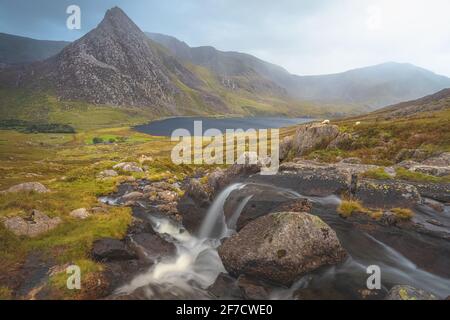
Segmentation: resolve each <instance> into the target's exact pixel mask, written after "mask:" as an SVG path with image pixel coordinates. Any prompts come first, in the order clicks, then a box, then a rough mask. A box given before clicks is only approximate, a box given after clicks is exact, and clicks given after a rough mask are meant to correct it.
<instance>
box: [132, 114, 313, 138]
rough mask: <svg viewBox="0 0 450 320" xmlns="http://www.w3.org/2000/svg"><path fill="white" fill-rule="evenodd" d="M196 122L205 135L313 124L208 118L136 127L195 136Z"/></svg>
mask: <svg viewBox="0 0 450 320" xmlns="http://www.w3.org/2000/svg"><path fill="white" fill-rule="evenodd" d="M194 121H202V131H203V133H204V132H205V131H206V130H208V129H218V130H220V131H221V132H222V133H225V131H226V129H243V130H247V129H251V128H253V129H276V128H282V127H289V126H293V125H296V124H301V123H306V122H311V121H313V119H311V118H281V117H257V118H255V117H253V118H252V117H248V118H208V117H177V118H168V119H164V120H157V121H152V122H150V123H148V124H144V125H139V126H136V127H134V129H135V130H136V131H139V132H142V133H147V134H150V135H153V136H171V135H172V132H173V131H174V130H176V129H186V130H188V131H189V132H190V134H191V135H193V132H194Z"/></svg>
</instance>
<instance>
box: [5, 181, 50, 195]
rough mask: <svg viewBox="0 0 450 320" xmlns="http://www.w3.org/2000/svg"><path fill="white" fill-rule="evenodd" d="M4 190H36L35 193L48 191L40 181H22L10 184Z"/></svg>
mask: <svg viewBox="0 0 450 320" xmlns="http://www.w3.org/2000/svg"><path fill="white" fill-rule="evenodd" d="M6 192H37V193H46V192H50V190H49V189H47V188H46V187H45V186H44V185H43V184H42V183H40V182H24V183H20V184H17V185H15V186H12V187H11V188H9V189H8V190H6Z"/></svg>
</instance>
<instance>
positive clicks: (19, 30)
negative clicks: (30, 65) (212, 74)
mask: <svg viewBox="0 0 450 320" xmlns="http://www.w3.org/2000/svg"><path fill="white" fill-rule="evenodd" d="M70 4H77V5H79V6H80V7H81V13H82V29H81V30H79V31H77V30H75V31H74V30H68V29H67V28H66V18H67V14H66V13H65V11H66V8H67V6H68V5H70ZM116 5H117V6H119V7H121V8H122V9H123V10H124V11H125V12H126V13H127V14H128V15H129V16H130V17H131V18H132V19H133V20H134V21H135V22H136V24H137V25H138V26H139V27H140V28H141V29H142V30H144V31H151V32H160V33H165V34H169V35H173V36H175V37H177V38H179V39H181V40H184V41H186V42H187V43H188V44H189V45H191V46H199V45H212V46H214V47H216V48H218V49H221V50H229V51H241V52H246V53H250V54H254V55H255V56H257V57H259V58H261V59H264V60H267V61H270V62H273V63H276V64H278V65H281V66H283V67H285V68H286V69H287V70H289V71H290V72H292V73H296V74H302V75H304V74H324V73H334V72H341V71H345V70H348V69H353V68H358V67H363V66H368V65H373V64H378V63H383V62H387V61H397V62H410V63H413V64H415V65H418V66H421V67H424V68H427V69H430V70H432V71H434V72H436V73H440V74H444V75H447V76H450V23H449V13H450V1H448V0H314V1H313V0H277V1H273V0H272V1H269V0H267V1H266V0H164V1H162V0H160V1H156V0H115V1H114V0H97V1H95V0H70V1H67V0H53V1H52V0H33V1H30V0H0V32H5V33H11V34H17V35H23V36H28V37H32V38H37V39H51V40H74V39H77V38H79V37H80V36H82V35H83V34H84V33H86V32H88V31H89V30H90V29H92V28H93V27H95V26H96V25H97V24H98V23H99V22H100V20H101V19H102V17H103V15H104V12H105V11H106V9H108V8H110V7H112V6H116Z"/></svg>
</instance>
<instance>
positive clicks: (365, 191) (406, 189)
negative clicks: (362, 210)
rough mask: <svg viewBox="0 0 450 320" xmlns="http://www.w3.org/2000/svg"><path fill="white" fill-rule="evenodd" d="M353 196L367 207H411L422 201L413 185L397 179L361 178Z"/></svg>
mask: <svg viewBox="0 0 450 320" xmlns="http://www.w3.org/2000/svg"><path fill="white" fill-rule="evenodd" d="M354 196H355V198H356V199H358V200H360V201H361V202H362V203H363V204H364V206H366V207H369V208H382V209H391V208H398V207H400V208H412V207H414V206H416V205H418V204H420V203H421V202H422V197H421V196H420V194H419V192H418V191H417V189H416V188H415V187H414V186H412V185H410V184H408V183H403V182H397V181H375V180H361V181H359V182H358V185H357V189H356V192H355V193H354Z"/></svg>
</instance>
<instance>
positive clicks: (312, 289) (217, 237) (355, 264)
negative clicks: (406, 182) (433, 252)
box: [102, 183, 450, 299]
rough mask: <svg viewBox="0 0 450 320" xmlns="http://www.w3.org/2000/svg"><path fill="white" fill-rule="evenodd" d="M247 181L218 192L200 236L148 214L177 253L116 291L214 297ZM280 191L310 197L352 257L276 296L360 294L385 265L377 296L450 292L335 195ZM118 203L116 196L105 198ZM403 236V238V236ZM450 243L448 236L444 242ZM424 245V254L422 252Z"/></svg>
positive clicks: (443, 280) (446, 283) (277, 290)
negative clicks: (232, 202) (342, 208)
mask: <svg viewBox="0 0 450 320" xmlns="http://www.w3.org/2000/svg"><path fill="white" fill-rule="evenodd" d="M245 186H246V184H245V183H235V184H232V185H230V186H228V187H227V188H225V189H224V190H223V191H222V192H220V194H219V195H217V196H216V198H215V200H214V202H213V203H212V204H211V206H210V207H209V209H208V211H207V214H206V216H205V218H204V220H203V222H202V224H201V227H200V231H199V232H198V235H193V234H190V233H189V232H188V231H187V230H186V229H184V228H183V226H182V225H180V224H178V223H176V222H174V221H172V220H170V219H168V218H165V217H161V216H155V215H153V214H150V213H149V214H148V215H147V218H148V219H149V221H150V222H151V223H152V226H153V228H154V231H155V232H157V233H158V234H160V235H162V236H164V238H165V239H168V240H169V241H170V242H172V243H173V244H174V245H175V247H176V254H174V255H173V256H167V257H163V258H162V259H160V260H159V261H157V262H156V263H155V264H154V265H152V266H151V267H150V268H149V270H148V271H146V272H144V273H142V274H139V275H137V276H136V277H135V278H134V279H133V280H132V281H131V282H129V283H128V284H126V285H124V286H122V287H120V288H118V289H117V290H116V294H131V293H133V292H134V291H135V290H137V289H139V288H141V289H142V288H143V290H144V291H145V297H146V298H148V299H160V298H161V297H167V296H170V297H171V298H187V299H211V298H214V297H213V296H212V295H211V294H210V293H209V292H208V290H207V288H208V287H209V286H211V285H212V284H213V283H214V282H215V280H216V278H217V276H218V275H219V274H220V273H226V271H225V269H224V267H223V265H222V262H221V259H220V257H219V255H218V253H217V248H218V247H219V246H220V244H221V241H222V240H223V239H224V238H227V237H229V236H231V235H233V234H234V233H235V232H236V231H235V228H236V221H237V220H238V218H239V215H240V214H241V212H242V210H243V208H244V207H245V205H246V204H247V202H248V201H249V200H250V199H251V198H252V195H249V196H246V197H245V198H244V199H242V200H241V202H240V203H239V205H238V206H237V207H236V209H235V211H234V212H233V214H232V215H231V216H230V217H229V218H228V219H226V218H225V214H224V205H225V203H226V202H227V199H228V198H229V196H230V194H231V193H232V192H236V191H237V192H239V191H240V190H241V189H242V188H244V187H245ZM272 188H274V189H275V190H277V192H283V193H288V194H289V196H290V197H292V198H308V199H309V200H310V201H311V202H312V203H313V212H312V213H313V214H316V215H318V216H320V217H321V218H322V219H323V220H324V221H325V222H326V223H327V224H328V225H329V226H330V227H331V228H332V229H334V230H335V231H336V233H337V235H338V238H339V240H340V241H341V244H342V246H343V247H344V248H345V249H346V250H347V252H348V253H349V257H348V258H347V259H346V260H345V261H344V262H343V263H341V264H339V265H335V266H330V267H324V268H321V269H319V270H316V271H314V272H312V273H310V274H307V275H304V276H303V277H301V278H300V279H298V281H297V282H295V283H294V284H293V285H292V286H291V287H290V288H284V287H276V286H273V285H268V286H270V292H271V294H270V298H272V299H293V298H305V299H361V298H362V295H361V292H366V293H367V288H366V281H367V278H368V277H369V276H370V274H368V273H367V271H366V270H367V267H368V266H370V265H377V266H379V267H380V269H381V284H382V285H381V289H380V290H375V293H374V294H373V296H370V298H373V299H382V298H384V297H385V296H386V294H387V292H388V291H389V289H390V288H391V287H393V286H394V285H398V284H402V285H411V286H414V287H417V288H420V289H423V290H425V291H428V292H431V293H433V294H435V295H436V296H437V297H439V298H445V297H447V296H448V295H449V294H450V279H449V278H448V277H445V276H442V275H439V274H437V273H435V272H433V271H432V270H431V271H430V270H428V271H427V270H424V269H421V268H420V267H418V266H417V263H415V262H413V261H411V260H410V259H408V258H406V257H405V256H404V255H403V254H402V253H400V252H399V251H397V250H395V249H394V248H393V247H392V246H390V245H389V244H387V243H385V242H384V241H383V239H382V238H383V237H377V236H373V235H370V234H369V233H367V232H365V231H363V230H361V229H359V228H354V226H353V225H352V224H351V223H350V222H348V221H347V220H345V219H342V218H340V217H339V216H338V215H337V214H336V207H337V205H339V203H340V199H339V197H337V196H328V197H323V198H321V197H307V196H303V195H300V194H298V193H296V192H295V191H292V190H289V189H283V188H278V187H276V186H272ZM102 200H103V201H104V202H107V203H109V204H115V203H116V202H115V199H111V198H108V199H102ZM400 240H401V237H400ZM443 245H445V246H448V241H443ZM416 250H418V252H416V255H417V256H421V255H423V256H425V257H426V256H428V254H429V252H425V251H426V250H427V242H426V241H425V240H424V245H423V246H416ZM421 250H423V253H422V252H420V251H421Z"/></svg>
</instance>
